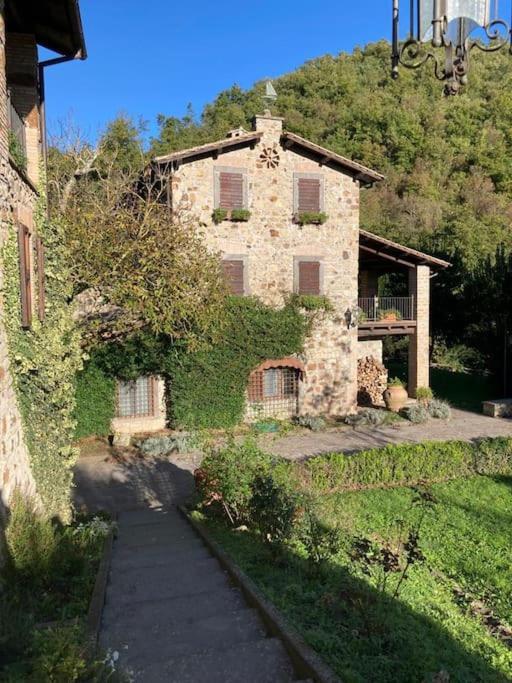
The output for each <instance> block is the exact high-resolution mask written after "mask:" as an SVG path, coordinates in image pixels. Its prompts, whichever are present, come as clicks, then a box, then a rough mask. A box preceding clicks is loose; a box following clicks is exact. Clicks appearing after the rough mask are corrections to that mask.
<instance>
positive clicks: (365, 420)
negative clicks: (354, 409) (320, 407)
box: [345, 408, 394, 427]
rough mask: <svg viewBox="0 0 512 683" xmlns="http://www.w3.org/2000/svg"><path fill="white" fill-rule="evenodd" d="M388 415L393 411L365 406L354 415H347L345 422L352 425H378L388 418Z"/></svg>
mask: <svg viewBox="0 0 512 683" xmlns="http://www.w3.org/2000/svg"><path fill="white" fill-rule="evenodd" d="M389 415H394V413H388V412H386V411H384V410H377V409H376V408H365V409H364V410H360V411H359V412H358V413H356V414H355V415H347V417H346V418H345V423H346V424H348V425H352V427H364V426H366V425H371V426H372V427H380V426H381V425H383V424H384V423H385V422H386V421H387V420H388V419H389V417H388V416H389Z"/></svg>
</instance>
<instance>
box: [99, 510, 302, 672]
mask: <svg viewBox="0 0 512 683" xmlns="http://www.w3.org/2000/svg"><path fill="white" fill-rule="evenodd" d="M100 645H101V646H102V647H103V648H105V649H106V650H111V651H117V652H119V660H118V663H119V665H120V666H121V668H122V669H124V670H125V671H127V673H128V674H129V676H130V678H131V679H132V680H135V681H144V682H145V683H146V682H147V683H158V682H160V681H162V682H163V681H165V682H166V683H192V682H193V683H203V682H206V681H208V683H243V682H244V683H245V682H247V683H252V682H254V683H256V682H258V683H279V682H280V681H283V682H285V681H286V682H288V681H294V680H296V677H295V675H294V671H293V667H292V664H291V662H290V659H289V658H288V655H287V653H286V651H285V649H284V647H283V645H282V643H281V641H280V640H278V639H277V638H270V637H267V634H266V632H265V628H264V627H263V624H262V623H261V621H260V618H259V616H258V614H257V612H256V611H255V610H253V609H250V608H249V607H248V606H247V604H246V602H245V600H244V598H243V596H242V595H241V593H239V591H238V590H236V589H235V588H233V587H232V586H231V585H230V583H229V581H228V577H227V575H226V574H225V572H224V571H223V570H222V569H221V567H220V565H219V564H218V562H217V560H216V559H214V558H213V557H212V556H211V555H210V554H209V552H208V550H207V549H206V547H205V546H204V545H203V544H202V542H201V541H200V539H199V537H198V536H197V535H196V534H195V532H194V531H193V529H192V528H191V527H190V526H189V525H188V524H187V522H186V521H185V520H183V519H182V517H181V516H180V515H179V513H178V512H177V511H176V510H164V509H154V510H151V509H146V510H137V511H132V512H124V513H122V514H121V515H120V518H119V531H118V536H117V539H116V541H115V543H114V551H113V558H112V567H111V574H110V582H109V585H108V588H107V596H106V603H105V608H104V612H103V621H102V631H101V635H100Z"/></svg>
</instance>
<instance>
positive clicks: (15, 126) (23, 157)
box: [7, 93, 27, 171]
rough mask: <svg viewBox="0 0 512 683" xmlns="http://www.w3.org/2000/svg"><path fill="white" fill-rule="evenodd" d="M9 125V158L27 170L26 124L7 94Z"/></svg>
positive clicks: (21, 168)
mask: <svg viewBox="0 0 512 683" xmlns="http://www.w3.org/2000/svg"><path fill="white" fill-rule="evenodd" d="M7 125H8V130H9V156H10V157H11V159H12V161H14V163H15V164H16V166H17V167H18V168H19V169H20V170H22V171H26V170H27V135H26V130H25V122H24V121H23V119H22V117H21V115H20V114H19V113H18V111H17V109H16V107H15V106H14V104H13V103H12V101H11V98H10V95H9V93H8V94H7Z"/></svg>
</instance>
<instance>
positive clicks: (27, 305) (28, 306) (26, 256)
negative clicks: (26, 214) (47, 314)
mask: <svg viewBox="0 0 512 683" xmlns="http://www.w3.org/2000/svg"><path fill="white" fill-rule="evenodd" d="M30 242H31V239H30V230H29V229H28V228H27V226H26V225H23V224H22V223H20V225H19V227H18V249H19V265H20V290H21V291H20V293H21V324H22V326H23V327H26V328H28V327H30V326H31V324H32V252H31V248H30Z"/></svg>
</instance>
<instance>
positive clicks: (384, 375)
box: [357, 356, 388, 406]
mask: <svg viewBox="0 0 512 683" xmlns="http://www.w3.org/2000/svg"><path fill="white" fill-rule="evenodd" d="M387 384H388V371H387V370H386V368H385V367H384V366H383V365H382V363H379V361H377V360H375V358H373V357H372V356H366V358H360V359H359V360H358V361H357V402H358V404H359V405H360V406H372V405H382V404H383V398H382V394H383V393H384V391H385V390H386V387H387Z"/></svg>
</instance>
